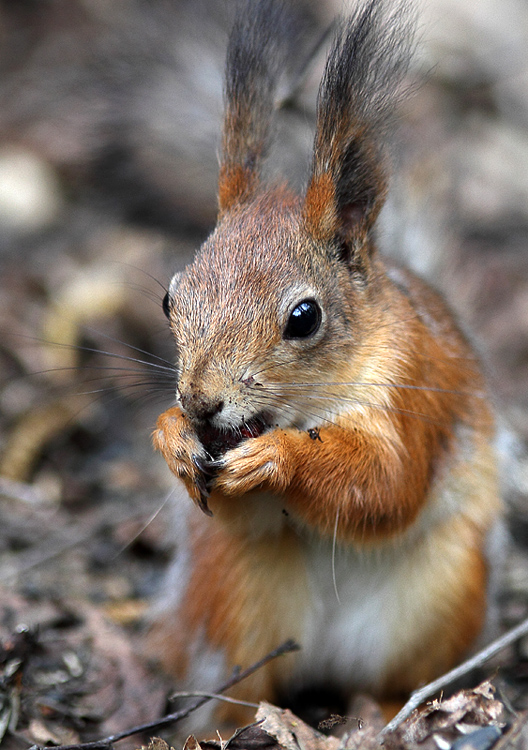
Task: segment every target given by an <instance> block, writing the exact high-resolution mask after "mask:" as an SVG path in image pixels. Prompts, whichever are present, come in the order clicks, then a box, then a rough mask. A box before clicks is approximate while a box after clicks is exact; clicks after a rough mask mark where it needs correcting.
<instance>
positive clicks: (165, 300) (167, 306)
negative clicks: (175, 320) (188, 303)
mask: <svg viewBox="0 0 528 750" xmlns="http://www.w3.org/2000/svg"><path fill="white" fill-rule="evenodd" d="M161 306H162V308H163V312H164V313H165V317H167V318H170V312H171V309H170V297H169V293H168V292H167V293H166V294H165V296H164V297H163V302H162V303H161Z"/></svg>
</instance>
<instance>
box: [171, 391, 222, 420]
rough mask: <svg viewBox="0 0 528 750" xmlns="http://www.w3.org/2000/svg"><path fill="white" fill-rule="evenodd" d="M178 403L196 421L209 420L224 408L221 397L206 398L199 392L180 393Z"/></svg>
mask: <svg viewBox="0 0 528 750" xmlns="http://www.w3.org/2000/svg"><path fill="white" fill-rule="evenodd" d="M180 403H181V405H182V407H183V410H184V411H185V412H186V413H187V414H188V416H189V417H190V418H191V419H193V420H196V421H198V422H209V421H210V420H211V419H212V417H214V416H215V414H219V413H220V412H221V411H222V409H223V408H224V402H223V400H222V399H214V398H213V399H211V398H207V396H204V395H203V394H200V393H188V392H186V393H180Z"/></svg>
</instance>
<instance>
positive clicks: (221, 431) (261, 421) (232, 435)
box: [197, 412, 271, 460]
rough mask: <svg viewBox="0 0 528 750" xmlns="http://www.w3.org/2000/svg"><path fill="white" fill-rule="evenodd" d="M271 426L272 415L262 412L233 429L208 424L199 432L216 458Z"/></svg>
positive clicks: (210, 453)
mask: <svg viewBox="0 0 528 750" xmlns="http://www.w3.org/2000/svg"><path fill="white" fill-rule="evenodd" d="M270 426H271V424H270V416H269V415H268V414H265V413H264V412H261V413H259V414H256V415H255V416H254V417H251V419H248V420H247V421H244V422H242V424H241V425H240V426H239V427H235V428H233V429H226V428H221V427H215V426H214V425H210V424H206V425H203V426H200V427H199V428H198V429H197V432H198V437H199V438H200V441H201V443H202V445H203V447H204V448H205V450H206V451H207V452H208V453H209V455H210V456H211V457H212V458H213V459H214V460H216V459H218V458H220V457H221V456H223V455H224V453H226V452H227V451H228V450H231V449H232V448H236V447H237V445H239V444H240V443H241V442H242V441H243V440H247V439H248V438H255V437H258V436H259V435H262V433H263V432H265V431H266V430H267V429H269V427H270Z"/></svg>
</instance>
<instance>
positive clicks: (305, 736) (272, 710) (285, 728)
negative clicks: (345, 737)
mask: <svg viewBox="0 0 528 750" xmlns="http://www.w3.org/2000/svg"><path fill="white" fill-rule="evenodd" d="M257 721H262V723H261V725H260V726H261V728H262V729H263V730H264V731H265V732H266V734H269V735H270V736H271V737H273V738H274V739H276V740H277V743H278V744H279V745H280V746H281V747H283V748H285V750H338V748H339V746H340V740H338V739H337V738H336V737H325V736H324V735H323V734H321V733H320V732H317V731H316V730H315V729H312V727H309V726H308V725H307V724H305V723H304V722H303V721H301V719H299V718H297V716H295V715H294V714H292V712H291V711H289V710H288V709H281V708H277V707H276V706H272V705H270V704H269V703H261V704H260V708H259V710H258V711H257Z"/></svg>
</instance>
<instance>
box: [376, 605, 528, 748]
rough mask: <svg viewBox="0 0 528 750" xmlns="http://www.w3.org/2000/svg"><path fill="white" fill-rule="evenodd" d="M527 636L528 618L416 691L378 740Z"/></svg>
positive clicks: (383, 730) (381, 739) (382, 731)
mask: <svg viewBox="0 0 528 750" xmlns="http://www.w3.org/2000/svg"><path fill="white" fill-rule="evenodd" d="M527 634H528V618H527V619H526V620H523V621H522V622H521V623H519V625H517V626H516V627H514V628H512V629H511V630H508V632H507V633H504V635H502V636H501V637H500V638H497V639H496V640H495V641H492V643H490V644H489V645H488V646H486V647H485V648H483V649H482V650H481V651H479V652H478V653H476V654H475V655H474V656H472V657H471V658H470V659H467V660H466V661H464V662H462V664H459V666H458V667H455V669H452V670H451V671H450V672H447V673H446V674H444V675H442V676H441V677H438V679H436V680H433V682H430V683H429V684H427V685H424V686H423V687H422V688H420V689H419V690H415V691H414V693H412V695H411V697H410V698H409V700H408V701H407V703H406V704H405V705H404V707H403V708H402V710H401V711H400V712H399V713H398V714H396V716H395V717H394V719H392V721H389V723H388V724H387V726H386V727H384V728H383V729H382V730H381V732H380V733H379V735H378V739H379V740H380V741H381V742H383V739H384V737H386V736H387V735H388V734H390V733H391V732H393V731H394V730H395V729H396V727H398V726H399V725H400V724H401V723H402V721H405V719H407V718H408V717H409V716H410V715H411V714H412V712H413V711H414V709H415V708H418V706H419V705H421V704H422V703H423V702H424V701H426V700H427V699H428V698H432V697H433V695H435V694H436V693H438V692H439V691H440V690H442V689H443V688H445V687H446V686H447V685H450V684H451V683H452V682H455V680H458V679H459V678H460V677H464V676H465V675H466V674H468V672H471V670H472V669H476V668H477V667H481V666H482V665H483V664H485V662H487V661H488V660H489V659H491V658H492V657H493V656H495V655H496V654H498V653H499V652H500V651H502V650H503V649H505V648H506V646H509V645H510V644H512V643H514V642H515V641H517V640H518V639H519V638H522V636H523V635H527Z"/></svg>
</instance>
